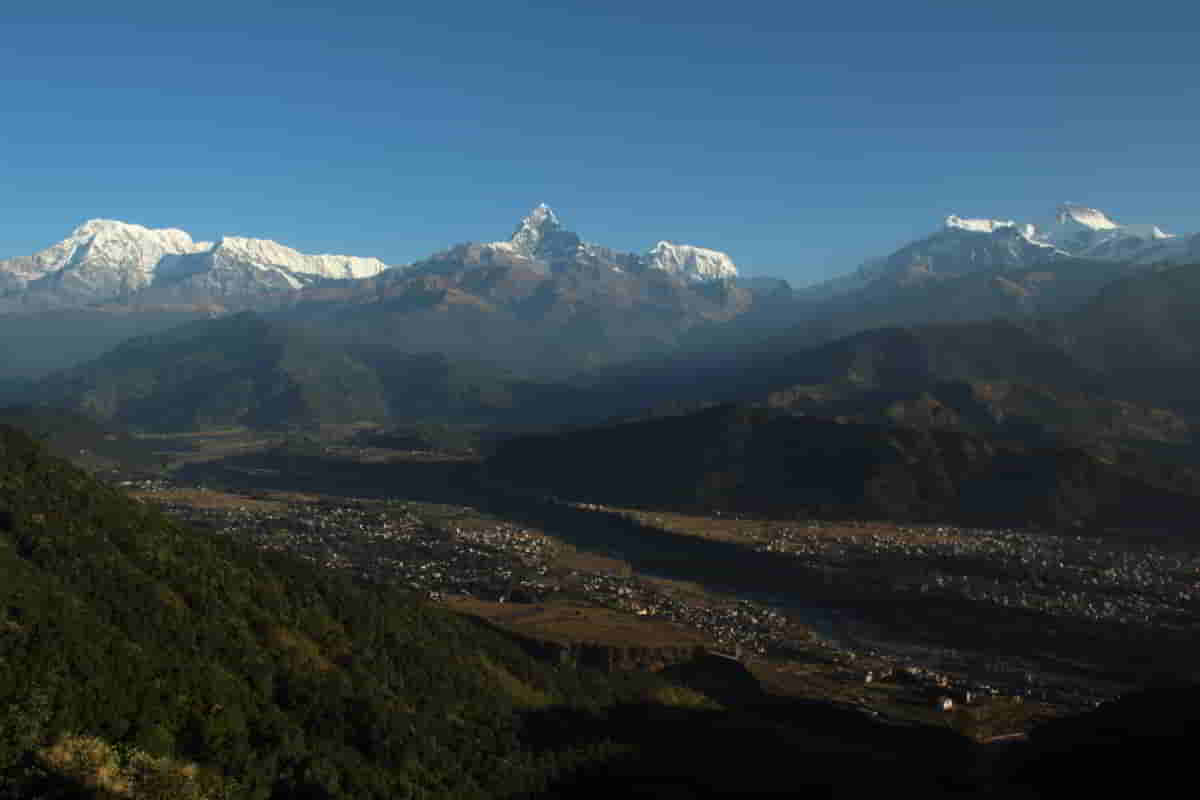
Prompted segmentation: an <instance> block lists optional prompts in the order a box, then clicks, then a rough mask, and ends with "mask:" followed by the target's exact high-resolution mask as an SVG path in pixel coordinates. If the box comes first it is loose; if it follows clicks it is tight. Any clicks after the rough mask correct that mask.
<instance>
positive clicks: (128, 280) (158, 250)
mask: <svg viewBox="0 0 1200 800" xmlns="http://www.w3.org/2000/svg"><path fill="white" fill-rule="evenodd" d="M209 246H210V245H209V244H208V243H206V242H194V241H192V237H191V236H189V235H188V234H187V233H186V232H185V231H181V230H178V229H176V228H162V229H158V230H154V229H150V228H144V227H142V226H141V225H132V224H129V223H127V222H119V221H117V220H110V219H93V220H88V221H87V222H85V223H84V224H82V225H80V226H79V227H78V228H76V229H75V230H73V231H72V232H71V234H70V235H69V236H67V238H65V239H63V240H62V241H61V242H58V243H57V244H54V245H51V246H50V247H47V248H46V249H45V250H42V251H40V252H38V253H34V254H33V255H31V256H24V257H21V258H13V259H8V260H5V261H0V275H3V281H4V288H5V289H9V290H11V289H23V288H26V287H29V286H31V285H33V286H34V287H35V288H40V289H51V288H52V287H59V288H63V289H68V290H69V289H75V290H77V291H81V292H85V293H86V292H88V291H89V290H94V291H95V292H96V293H98V294H104V293H110V294H117V293H119V292H121V291H122V290H124V291H131V290H136V289H140V288H142V287H144V286H146V285H148V284H149V283H150V281H151V280H152V279H153V276H154V269H155V267H156V266H157V265H158V263H159V262H160V261H161V260H162V259H163V258H164V257H165V256H168V255H177V254H183V253H192V252H195V251H197V250H200V249H203V248H205V247H209ZM39 284H40V285H39Z"/></svg>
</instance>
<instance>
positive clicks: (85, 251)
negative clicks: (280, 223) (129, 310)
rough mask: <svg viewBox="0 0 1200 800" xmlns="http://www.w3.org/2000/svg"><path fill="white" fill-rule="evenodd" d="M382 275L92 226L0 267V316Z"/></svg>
mask: <svg viewBox="0 0 1200 800" xmlns="http://www.w3.org/2000/svg"><path fill="white" fill-rule="evenodd" d="M384 269H387V265H386V264H384V263H383V262H381V261H379V260H378V259H375V258H358V257H355V256H339V255H306V254H304V253H299V252H297V251H295V250H293V249H291V248H290V247H285V246H283V245H281V244H278V243H276V242H272V241H269V240H265V239H247V238H242V237H235V236H227V237H224V238H222V239H221V240H220V241H218V242H217V243H216V244H213V243H211V242H197V241H194V240H193V239H192V237H191V236H190V235H189V234H188V233H187V232H186V231H183V230H180V229H178V228H160V229H155V228H147V227H144V226H142V225H135V224H132V223H128V222H121V221H119V220H112V219H91V220H88V221H87V222H85V223H83V224H82V225H80V226H78V227H77V228H75V230H73V231H72V232H71V234H70V235H69V236H68V237H67V238H65V239H63V240H62V241H60V242H58V243H56V244H54V245H51V246H50V247H48V248H46V249H45V250H42V251H40V252H38V253H35V254H33V255H31V256H24V257H20V258H13V259H8V260H6V261H0V290H3V291H5V292H7V293H8V294H7V295H6V297H5V299H4V301H3V302H2V303H0V311H3V310H29V309H39V308H53V307H59V306H64V305H79V304H81V303H93V302H98V301H101V302H102V301H109V300H113V299H118V298H128V297H130V296H132V295H133V293H136V292H140V291H142V290H149V289H151V288H153V289H160V288H162V287H164V286H168V285H176V284H177V285H179V286H183V285H193V286H200V285H203V286H204V287H205V288H206V290H209V291H211V292H216V293H219V294H222V295H230V296H232V295H238V294H241V293H250V294H254V293H256V292H259V291H261V290H264V289H267V290H276V289H287V288H292V289H295V288H299V287H301V286H303V285H304V284H305V283H309V282H311V281H312V280H313V279H315V278H364V277H371V276H373V275H377V274H378V273H380V272H382V271H383V270H384Z"/></svg>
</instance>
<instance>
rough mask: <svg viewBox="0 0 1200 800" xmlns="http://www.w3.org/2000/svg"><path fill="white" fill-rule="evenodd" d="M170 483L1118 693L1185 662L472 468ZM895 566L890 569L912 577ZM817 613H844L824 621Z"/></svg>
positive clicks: (274, 461) (287, 457)
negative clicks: (533, 541) (718, 599)
mask: <svg viewBox="0 0 1200 800" xmlns="http://www.w3.org/2000/svg"><path fill="white" fill-rule="evenodd" d="M178 476H179V477H180V478H182V479H184V480H187V481H189V482H194V483H202V484H212V485H219V486H226V487H230V488H236V489H238V490H242V491H291V492H295V491H300V492H311V493H314V494H335V495H343V496H347V497H376V498H380V499H384V498H389V499H404V500H407V501H416V502H424V503H431V504H447V505H462V506H470V507H474V508H476V509H478V510H479V511H480V512H482V513H484V514H487V515H490V516H493V517H495V518H498V519H502V520H505V521H509V522H513V523H517V524H520V525H523V526H527V527H531V528H536V529H541V530H544V531H546V532H547V533H549V534H551V535H553V536H554V537H556V538H558V539H560V540H562V541H564V542H566V543H568V544H569V545H571V546H573V547H575V548H578V549H580V550H583V551H588V552H598V553H603V554H605V555H609V556H611V557H614V558H616V559H618V560H620V561H623V562H626V563H628V564H629V566H630V567H631V568H632V569H633V570H634V571H636V572H637V573H639V574H642V575H646V576H651V577H659V578H665V579H670V580H676V581H683V582H687V583H691V584H697V585H699V586H701V587H703V588H704V589H706V590H710V591H715V592H720V593H736V594H739V595H741V596H749V597H755V598H757V599H759V600H763V601H766V602H768V603H770V604H772V605H775V606H777V607H779V608H781V610H787V611H788V612H790V614H791V615H793V616H794V617H796V618H797V619H800V620H804V621H805V622H807V623H808V624H810V625H813V626H814V627H816V629H817V630H819V631H821V632H822V633H824V634H825V635H827V636H832V637H834V638H836V639H842V640H843V641H845V642H846V643H849V644H853V643H854V642H855V640H856V637H860V636H868V637H870V638H879V639H896V638H898V639H901V640H903V641H906V642H912V643H925V644H927V645H929V646H933V647H945V646H953V647H955V648H967V649H970V650H974V651H976V652H978V653H981V654H990V655H995V656H1011V655H1017V656H1021V657H1023V658H1027V659H1029V660H1031V661H1033V662H1035V663H1038V664H1040V665H1041V666H1042V668H1044V669H1046V670H1049V671H1060V672H1065V673H1070V674H1076V675H1081V676H1084V677H1091V678H1096V679H1104V680H1117V681H1120V682H1129V683H1142V682H1144V681H1146V680H1148V679H1152V678H1155V677H1158V676H1160V675H1162V674H1163V671H1164V670H1166V671H1168V672H1170V671H1171V670H1172V669H1173V667H1171V666H1170V665H1179V668H1180V669H1182V670H1184V671H1185V672H1186V671H1187V670H1189V669H1191V667H1190V666H1188V665H1190V664H1192V663H1193V661H1192V658H1191V655H1190V654H1191V653H1193V652H1194V643H1193V641H1192V638H1191V636H1190V635H1189V632H1188V631H1186V630H1181V631H1170V630H1154V631H1149V630H1146V629H1144V628H1142V627H1139V626H1137V625H1134V624H1123V623H1117V622H1113V621H1100V620H1089V619H1076V618H1067V617H1058V616H1047V615H1046V614H1043V613H1039V612H1036V611H1032V610H1026V609H1021V608H1006V607H999V606H994V605H989V604H982V603H979V602H975V601H972V600H969V599H967V598H962V597H957V598H956V597H951V596H946V595H937V594H923V593H919V592H916V591H904V590H902V589H899V588H897V584H896V583H895V581H894V578H895V575H894V574H893V573H892V572H889V565H886V564H884V565H880V564H879V563H862V564H858V563H853V562H852V561H843V562H841V563H836V564H834V563H826V562H823V561H810V562H808V563H805V562H802V561H800V560H799V559H797V558H796V557H795V556H793V555H789V554H785V553H778V552H766V551H762V550H756V549H753V548H752V547H750V546H748V545H745V544H741V543H736V542H731V541H722V540H716V539H709V538H702V537H700V536H695V535H687V534H683V533H677V532H673V531H669V530H664V529H663V528H659V527H655V526H654V525H651V524H646V523H644V522H642V521H640V520H639V519H637V518H634V517H633V516H632V515H630V514H627V513H623V512H616V511H608V510H604V509H599V508H595V507H592V508H581V507H577V506H575V505H572V504H569V503H566V502H563V501H561V500H559V499H557V498H554V497H551V496H547V495H542V494H539V493H535V492H528V491H521V490H515V489H511V488H508V487H504V486H501V485H497V484H495V483H491V482H488V481H487V480H486V475H484V474H483V473H482V471H481V469H480V466H479V464H478V462H477V461H475V460H473V459H459V460H448V459H446V458H438V457H433V456H430V457H422V456H414V457H411V458H408V459H404V460H392V461H388V462H377V463H371V462H367V461H363V460H356V459H354V458H350V457H339V456H333V455H330V454H328V453H320V452H307V453H306V452H301V451H298V450H296V449H292V450H289V449H287V448H278V449H276V450H274V451H268V452H266V453H260V454H254V455H241V456H235V457H230V458H227V459H224V460H220V461H214V462H207V463H203V464H194V465H191V466H189V467H187V468H185V469H184V470H182V471H181V472H180V473H178ZM926 566H927V565H926ZM923 568H924V567H923ZM899 569H900V571H901V572H903V571H904V569H909V570H911V569H912V566H911V565H901V566H900V568H899ZM831 609H838V610H839V611H840V612H843V613H844V614H846V615H848V616H846V617H841V616H834V615H833V614H831V613H830V610H831ZM847 622H852V623H853V624H845V623H847ZM1185 668H1186V669H1185Z"/></svg>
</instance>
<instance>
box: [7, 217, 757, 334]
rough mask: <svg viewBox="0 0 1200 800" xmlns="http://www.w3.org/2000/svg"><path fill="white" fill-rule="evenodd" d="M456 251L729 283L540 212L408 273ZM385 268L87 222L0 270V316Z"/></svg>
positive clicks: (246, 295) (271, 246)
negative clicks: (501, 236)
mask: <svg viewBox="0 0 1200 800" xmlns="http://www.w3.org/2000/svg"><path fill="white" fill-rule="evenodd" d="M464 249H466V250H472V249H473V250H474V255H475V256H476V257H481V258H483V259H484V260H491V259H496V258H499V259H501V260H504V259H512V258H517V259H523V260H526V261H528V262H529V263H530V264H531V265H534V266H535V267H538V268H541V269H546V270H552V269H561V268H569V267H570V266H571V265H575V264H578V263H581V262H604V263H606V264H607V265H608V266H609V267H611V268H612V269H616V270H631V271H637V270H647V269H655V270H661V271H663V272H667V273H671V274H674V275H678V276H680V277H682V278H685V279H688V280H692V281H709V280H721V279H729V278H733V277H736V275H737V267H736V266H735V265H734V263H733V260H732V259H731V258H730V257H729V256H728V255H726V254H724V253H720V252H717V251H715V250H709V249H706V248H703V247H696V246H693V245H683V244H674V243H672V242H667V241H661V242H658V243H657V244H656V245H655V246H654V247H653V248H651V249H650V250H648V251H647V252H646V253H645V254H641V255H636V254H630V253H619V252H617V251H614V250H610V249H608V248H605V247H601V246H599V245H594V244H590V243H586V242H583V241H582V240H581V239H580V238H579V237H578V236H577V235H576V234H574V233H571V232H570V231H567V230H565V229H564V228H563V227H562V225H561V224H560V223H559V221H558V218H557V216H556V215H555V214H554V212H553V211H552V210H551V209H550V208H549V206H546V205H545V204H542V205H539V206H538V207H537V208H535V209H534V210H533V211H532V212H531V213H530V214H529V215H528V216H527V217H526V218H525V219H523V220H522V221H521V223H520V224H519V225H518V226H517V229H516V232H515V233H514V234H513V235H512V237H511V238H510V239H508V240H506V241H501V242H492V243H488V244H482V245H479V244H467V245H459V246H458V247H456V248H452V249H451V250H449V251H446V252H445V253H442V254H438V255H435V256H433V257H431V258H429V259H426V260H424V261H422V262H418V264H420V265H422V266H425V267H430V266H432V265H434V264H436V263H438V262H439V261H442V262H444V261H445V260H446V256H447V255H451V254H456V253H462V252H463V251H464ZM388 268H389V265H388V264H385V263H384V262H383V261H381V260H380V259H378V258H369V257H360V256H348V255H310V254H306V253H301V252H299V251H297V250H294V249H292V248H290V247H287V246H285V245H282V244H279V243H278V242H274V241H271V240H269V239H254V238H247V237H240V236H224V237H221V238H220V239H218V240H217V241H215V242H198V241H194V240H193V239H192V237H191V235H190V234H188V233H187V232H186V231H183V230H179V229H176V228H163V229H152V228H147V227H144V226H141V225H136V224H132V223H127V222H121V221H117V220H108V219H93V220H90V221H88V222H85V223H84V224H82V225H80V226H79V227H78V228H76V229H75V230H74V231H72V232H71V234H70V235H69V236H67V237H66V238H65V239H63V240H62V241H60V242H58V243H56V244H53V245H51V246H50V247H47V248H46V249H44V250H42V251H40V252H37V253H34V254H33V255H30V256H22V257H17V258H10V259H5V260H0V312H16V311H36V310H41V309H47V308H56V307H69V306H76V305H86V304H90V303H97V302H112V301H131V300H132V301H136V302H185V303H186V302H218V303H220V302H223V301H224V302H228V301H233V304H234V305H235V306H241V305H246V304H247V303H249V304H250V305H253V301H254V300H255V299H256V298H259V299H261V298H262V297H263V296H264V295H276V294H278V293H281V292H283V293H286V292H289V291H294V290H300V289H303V288H305V287H308V286H313V285H320V284H321V283H323V282H325V281H328V280H339V279H340V280H346V279H362V278H371V277H374V276H376V275H378V274H379V273H381V272H383V271H384V270H387V269H388ZM397 269H402V270H406V269H408V267H397Z"/></svg>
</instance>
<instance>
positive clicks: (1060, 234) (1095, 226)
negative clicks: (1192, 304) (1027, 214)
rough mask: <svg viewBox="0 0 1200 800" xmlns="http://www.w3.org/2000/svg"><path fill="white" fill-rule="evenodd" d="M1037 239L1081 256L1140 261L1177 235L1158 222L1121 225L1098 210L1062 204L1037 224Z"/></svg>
mask: <svg viewBox="0 0 1200 800" xmlns="http://www.w3.org/2000/svg"><path fill="white" fill-rule="evenodd" d="M1038 238H1039V239H1041V240H1042V241H1045V242H1049V243H1051V244H1053V245H1055V246H1056V247H1059V248H1061V249H1063V250H1066V251H1067V252H1068V253H1070V254H1071V255H1073V256H1078V257H1081V258H1102V259H1113V260H1115V259H1121V260H1124V259H1131V260H1138V259H1140V258H1141V256H1142V254H1143V251H1148V250H1149V249H1153V250H1155V251H1158V250H1159V249H1161V246H1162V245H1163V244H1164V243H1165V242H1164V240H1169V239H1173V238H1175V237H1174V236H1172V235H1171V234H1169V233H1166V232H1165V231H1163V230H1162V229H1161V228H1159V227H1158V226H1157V225H1150V224H1138V225H1119V224H1117V223H1116V222H1114V221H1113V220H1112V218H1111V217H1109V216H1108V215H1107V214H1105V213H1104V212H1103V211H1100V210H1098V209H1095V208H1088V207H1086V206H1081V205H1077V204H1075V203H1063V204H1062V205H1061V206H1059V207H1058V208H1057V209H1056V210H1055V212H1054V215H1053V217H1052V221H1051V222H1050V223H1048V224H1046V225H1039V226H1038Z"/></svg>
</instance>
